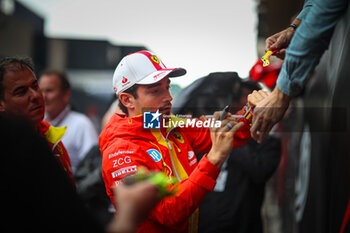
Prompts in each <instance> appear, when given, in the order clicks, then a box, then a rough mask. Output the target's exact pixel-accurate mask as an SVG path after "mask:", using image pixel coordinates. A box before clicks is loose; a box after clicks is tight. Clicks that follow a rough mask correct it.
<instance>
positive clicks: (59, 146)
mask: <svg viewBox="0 0 350 233" xmlns="http://www.w3.org/2000/svg"><path fill="white" fill-rule="evenodd" d="M66 128H67V127H53V126H51V125H50V124H49V123H47V122H46V121H41V122H39V124H38V129H39V133H40V135H41V136H42V137H43V138H45V139H46V141H47V143H48V144H49V146H50V148H51V150H52V153H53V154H54V155H55V157H56V159H57V160H58V161H59V162H60V164H61V165H62V167H63V169H64V171H65V172H66V174H67V176H68V178H69V180H70V181H71V182H72V184H73V186H74V187H75V182H74V176H73V172H72V166H71V164H70V159H69V156H68V153H67V150H66V148H65V147H64V145H63V143H62V141H61V138H62V137H63V135H64V133H65V132H66Z"/></svg>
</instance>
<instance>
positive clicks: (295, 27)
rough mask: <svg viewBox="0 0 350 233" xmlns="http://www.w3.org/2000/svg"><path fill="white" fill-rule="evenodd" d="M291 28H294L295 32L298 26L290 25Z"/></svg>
mask: <svg viewBox="0 0 350 233" xmlns="http://www.w3.org/2000/svg"><path fill="white" fill-rule="evenodd" d="M289 27H292V28H294V30H296V29H297V27H298V26H297V25H296V24H294V23H292V24H290V25H289Z"/></svg>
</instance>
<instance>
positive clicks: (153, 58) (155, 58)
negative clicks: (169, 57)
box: [151, 55, 159, 64]
mask: <svg viewBox="0 0 350 233" xmlns="http://www.w3.org/2000/svg"><path fill="white" fill-rule="evenodd" d="M151 59H152V61H154V62H155V63H157V64H159V60H158V58H157V57H156V56H154V55H153V56H151Z"/></svg>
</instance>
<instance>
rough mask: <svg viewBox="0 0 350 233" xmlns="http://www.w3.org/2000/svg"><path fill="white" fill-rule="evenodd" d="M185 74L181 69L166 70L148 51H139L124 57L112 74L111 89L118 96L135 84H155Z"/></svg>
mask: <svg viewBox="0 0 350 233" xmlns="http://www.w3.org/2000/svg"><path fill="white" fill-rule="evenodd" d="M184 74H186V70H185V69H183V68H170V69H169V68H166V67H165V65H164V64H163V63H162V62H161V61H160V60H159V59H158V57H157V56H156V55H155V54H153V53H151V52H149V51H139V52H136V53H131V54H129V55H127V56H125V57H124V58H123V59H122V60H121V61H120V62H119V64H118V66H117V68H116V69H115V71H114V74H113V88H114V91H115V92H116V93H117V95H119V94H120V93H122V92H123V91H125V90H126V89H128V88H130V87H132V86H133V85H135V84H152V83H156V82H158V81H160V80H162V79H163V78H165V77H166V76H168V77H170V78H172V77H178V76H182V75H184Z"/></svg>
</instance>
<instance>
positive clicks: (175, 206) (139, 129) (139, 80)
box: [99, 51, 250, 233]
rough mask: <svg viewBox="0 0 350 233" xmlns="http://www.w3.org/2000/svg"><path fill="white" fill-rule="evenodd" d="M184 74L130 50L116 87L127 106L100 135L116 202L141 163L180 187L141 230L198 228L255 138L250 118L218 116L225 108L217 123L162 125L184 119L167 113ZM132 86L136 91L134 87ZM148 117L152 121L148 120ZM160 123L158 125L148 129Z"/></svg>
mask: <svg viewBox="0 0 350 233" xmlns="http://www.w3.org/2000/svg"><path fill="white" fill-rule="evenodd" d="M185 73H186V71H185V70H184V69H183V68H166V67H165V65H164V64H163V63H162V62H161V60H159V59H158V57H157V56H156V55H155V54H153V53H151V52H149V51H139V52H136V53H132V54H129V55H128V56H126V57H124V58H123V59H122V60H121V62H120V63H119V65H118V66H117V68H116V70H115V72H114V76H113V87H114V91H115V92H116V94H117V96H118V97H119V101H120V102H121V103H122V105H123V106H124V107H125V108H126V110H127V111H125V110H124V112H125V114H114V115H113V116H112V117H111V119H110V120H109V122H108V123H107V125H106V126H105V127H104V129H103V131H102V133H101V135H100V137H99V145H100V149H101V152H102V155H103V161H102V169H103V179H104V181H105V186H106V190H107V194H108V195H109V197H110V199H111V201H112V202H113V204H114V205H115V206H116V203H115V202H114V195H115V194H114V193H113V188H114V187H116V186H118V185H120V184H122V183H123V182H124V180H123V179H124V177H125V176H126V175H128V174H132V173H135V172H136V171H137V170H139V169H140V167H144V168H146V169H148V170H151V171H158V172H159V171H161V172H163V173H164V174H166V175H167V176H168V177H169V179H170V180H173V181H174V182H178V184H177V185H178V187H179V191H178V192H177V193H176V194H175V195H174V196H171V197H166V198H164V199H163V200H162V201H161V202H160V203H159V204H158V205H157V206H156V207H155V209H154V210H153V211H152V212H151V214H150V215H149V216H148V218H147V219H146V220H145V221H144V222H142V223H141V224H140V225H139V228H138V232H168V233H170V232H196V231H197V230H198V221H199V216H198V207H199V204H200V203H201V201H202V200H203V198H204V197H205V195H206V194H207V192H208V191H212V190H213V188H214V186H215V180H216V178H217V176H218V174H219V172H220V168H221V166H222V164H223V163H224V161H225V159H226V157H227V156H228V154H229V153H230V151H231V150H232V148H233V147H239V146H241V145H243V144H244V143H245V142H246V141H248V140H249V138H250V131H249V118H242V119H241V120H239V121H240V122H238V121H237V120H235V119H233V118H231V117H230V116H231V114H228V115H227V117H223V118H224V119H223V121H218V119H219V116H220V112H216V113H214V118H213V119H211V122H215V126H212V127H209V126H207V127H205V126H204V125H205V123H208V122H209V121H210V120H207V119H191V122H192V123H193V125H192V126H190V125H188V126H184V127H180V126H178V127H174V125H172V126H171V127H165V125H162V124H161V122H168V123H169V122H173V123H174V122H177V123H179V122H182V123H184V121H185V120H184V119H180V118H176V117H174V116H170V118H168V117H169V115H170V111H171V106H172V105H171V101H172V96H171V95H170V91H169V88H170V78H171V77H177V76H182V75H184V74H185ZM136 85H137V86H136ZM131 88H134V89H135V90H133V91H130V89H131ZM147 109H148V110H149V111H151V112H147ZM148 116H151V117H148ZM147 117H148V118H149V119H148V118H147ZM145 119H146V120H147V119H148V120H149V123H150V124H145V122H146V121H145ZM163 119H164V121H161V120H163ZM156 122H158V123H159V124H157V125H158V128H151V129H150V128H148V126H150V125H152V126H153V124H154V125H156ZM217 122H218V123H219V124H218V126H216V123H217ZM145 125H146V126H147V127H145ZM200 125H202V126H203V127H201V126H200ZM198 152H209V153H208V154H207V155H206V156H203V158H202V159H201V160H200V161H199V162H197V159H196V157H195V156H194V155H195V153H198ZM116 208H117V210H118V206H116Z"/></svg>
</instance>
